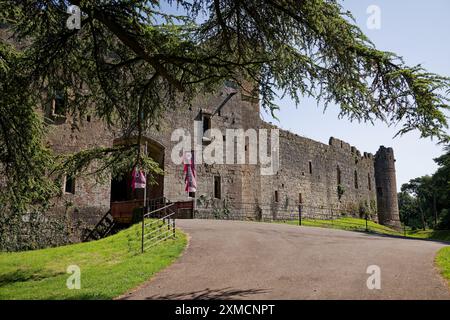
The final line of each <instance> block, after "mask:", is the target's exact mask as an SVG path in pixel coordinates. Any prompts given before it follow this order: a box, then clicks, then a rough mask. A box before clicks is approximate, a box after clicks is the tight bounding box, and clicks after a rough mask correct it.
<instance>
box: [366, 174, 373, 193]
mask: <svg viewBox="0 0 450 320" xmlns="http://www.w3.org/2000/svg"><path fill="white" fill-rule="evenodd" d="M367 185H368V186H369V190H372V181H371V180H370V173H368V174H367Z"/></svg>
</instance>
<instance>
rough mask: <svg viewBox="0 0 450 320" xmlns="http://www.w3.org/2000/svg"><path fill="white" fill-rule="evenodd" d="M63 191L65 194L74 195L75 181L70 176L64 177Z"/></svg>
mask: <svg viewBox="0 0 450 320" xmlns="http://www.w3.org/2000/svg"><path fill="white" fill-rule="evenodd" d="M64 191H65V192H66V193H72V194H75V179H74V178H73V177H70V176H66V183H65V186H64Z"/></svg>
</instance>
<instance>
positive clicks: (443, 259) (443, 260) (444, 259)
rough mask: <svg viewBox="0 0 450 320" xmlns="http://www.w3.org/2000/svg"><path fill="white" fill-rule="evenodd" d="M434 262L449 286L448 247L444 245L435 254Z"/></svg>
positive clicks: (449, 259)
mask: <svg viewBox="0 0 450 320" xmlns="http://www.w3.org/2000/svg"><path fill="white" fill-rule="evenodd" d="M436 264H437V266H438V267H439V269H440V270H441V274H442V275H443V276H444V278H446V279H447V282H448V284H449V286H450V247H444V248H442V249H441V250H439V252H438V253H437V255H436Z"/></svg>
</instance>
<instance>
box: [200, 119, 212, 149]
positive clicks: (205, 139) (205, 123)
mask: <svg viewBox="0 0 450 320" xmlns="http://www.w3.org/2000/svg"><path fill="white" fill-rule="evenodd" d="M210 129H211V115H210V114H209V113H203V112H202V130H203V138H202V140H203V142H204V143H210V142H211V137H210V135H209V132H208V130H210Z"/></svg>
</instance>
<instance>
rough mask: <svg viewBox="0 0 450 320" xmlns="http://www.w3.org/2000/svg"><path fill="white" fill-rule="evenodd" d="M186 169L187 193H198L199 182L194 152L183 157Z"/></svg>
mask: <svg viewBox="0 0 450 320" xmlns="http://www.w3.org/2000/svg"><path fill="white" fill-rule="evenodd" d="M183 158H184V159H183V163H184V168H183V172H184V174H185V178H184V182H185V184H186V187H185V189H184V190H185V191H186V192H196V191H197V181H196V179H195V175H196V174H195V162H194V152H193V151H191V152H185V153H184V157H183Z"/></svg>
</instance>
